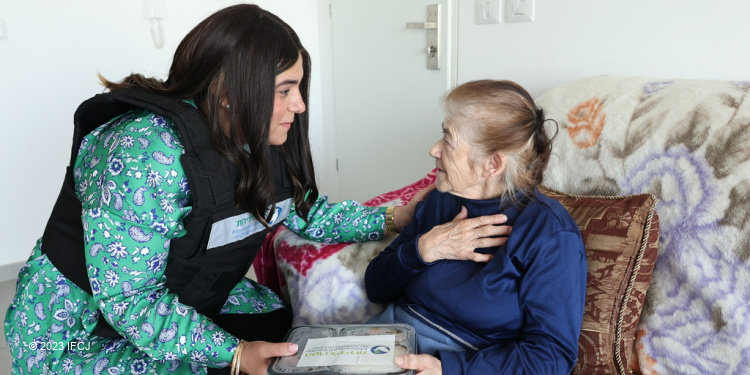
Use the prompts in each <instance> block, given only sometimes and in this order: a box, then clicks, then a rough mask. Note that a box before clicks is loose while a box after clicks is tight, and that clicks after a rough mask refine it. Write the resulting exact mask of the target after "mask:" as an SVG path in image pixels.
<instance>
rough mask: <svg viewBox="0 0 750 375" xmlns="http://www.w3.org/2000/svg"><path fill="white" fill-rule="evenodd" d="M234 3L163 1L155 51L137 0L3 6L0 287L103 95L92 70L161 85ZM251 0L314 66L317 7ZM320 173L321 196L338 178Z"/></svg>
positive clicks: (31, 0)
mask: <svg viewBox="0 0 750 375" xmlns="http://www.w3.org/2000/svg"><path fill="white" fill-rule="evenodd" d="M239 2H241V1H221V0H166V12H167V16H166V18H165V19H164V20H163V21H162V22H163V27H164V34H165V44H164V47H163V48H161V49H157V48H156V47H155V46H154V43H153V42H152V39H151V31H150V30H151V26H150V22H149V21H148V20H146V19H144V18H143V14H142V9H141V2H140V1H138V0H107V1H101V0H73V1H67V2H61V1H58V0H3V1H0V18H3V19H5V22H6V25H7V31H8V39H7V40H0V124H2V129H3V135H2V137H0V160H1V161H0V176H1V177H0V197H2V198H0V241H2V242H1V243H2V244H1V245H0V281H1V280H8V279H13V278H15V276H16V272H17V271H18V267H19V266H20V263H22V262H24V261H25V260H26V258H27V257H28V255H29V253H30V251H31V249H32V247H33V246H34V243H35V242H36V240H37V238H38V237H40V236H41V234H42V232H43V229H44V225H45V224H46V221H47V218H48V216H49V213H50V212H51V210H52V206H53V204H54V201H55V199H56V198H57V194H58V192H59V188H60V184H61V182H62V178H63V175H64V170H65V166H66V165H67V163H68V157H69V154H70V146H71V145H70V142H71V138H72V134H73V133H72V130H73V124H72V119H73V113H74V111H75V109H76V108H77V106H78V105H79V104H80V103H81V102H82V101H83V100H85V99H87V98H89V97H91V96H93V95H94V94H97V93H99V92H101V91H102V87H101V86H99V85H98V83H97V82H98V81H97V77H96V73H97V72H100V73H102V74H103V75H104V76H105V77H107V78H109V79H114V80H117V79H120V78H122V77H124V76H125V75H127V74H129V73H131V72H141V73H144V74H147V75H153V76H158V77H161V78H165V77H166V73H167V70H168V68H169V65H170V63H171V57H172V54H173V53H174V50H175V48H176V47H177V44H178V43H179V41H180V40H181V39H182V37H183V36H184V35H185V34H187V32H188V31H189V30H190V29H191V28H192V27H193V26H195V25H196V24H197V23H198V22H200V21H201V20H202V19H204V18H205V17H206V16H208V15H210V14H211V13H213V12H214V11H216V10H218V9H220V8H222V7H224V6H227V5H230V4H234V3H239ZM253 2H254V3H257V4H259V5H260V6H261V7H264V8H265V9H267V10H269V11H271V12H273V13H275V14H277V15H278V16H279V17H281V18H282V19H284V20H285V21H287V22H288V23H289V24H290V25H291V26H292V28H294V29H295V30H296V31H297V33H298V34H299V35H300V38H301V39H302V42H303V44H304V45H305V46H306V47H307V48H308V50H310V53H311V55H312V58H313V61H314V62H317V61H318V60H320V58H319V56H320V51H319V48H320V47H319V35H318V33H319V29H320V28H319V26H318V4H317V2H316V1H311V0H261V1H253ZM313 69H314V71H313V74H312V78H313V88H312V92H311V98H312V99H311V103H310V104H309V106H308V107H309V110H310V112H311V116H312V117H311V140H312V143H313V157H314V158H315V159H316V163H318V164H321V163H322V160H323V155H324V146H325V140H324V137H323V127H322V122H323V121H322V110H320V109H319V108H320V107H321V97H322V96H323V95H322V94H321V85H320V83H319V81H320V78H319V76H320V65H319V64H317V63H315V64H314V65H313ZM328 148H330V149H335V148H333V145H331V146H330V147H328ZM333 170H335V169H333ZM317 171H318V174H319V178H318V179H319V180H320V181H321V185H322V187H321V190H323V191H325V189H326V188H327V184H328V181H335V180H332V179H331V178H329V176H327V175H326V173H325V172H326V168H324V166H323V165H321V166H319V167H318V168H317ZM333 187H335V183H334V184H333ZM331 190H333V188H331Z"/></svg>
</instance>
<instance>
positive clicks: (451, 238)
mask: <svg viewBox="0 0 750 375" xmlns="http://www.w3.org/2000/svg"><path fill="white" fill-rule="evenodd" d="M468 215H469V214H468V211H467V210H466V207H461V212H459V214H458V215H456V217H455V218H454V219H453V221H451V222H448V223H445V224H442V225H438V226H435V227H433V228H432V229H430V231H429V232H427V233H425V234H423V235H422V236H421V237H419V243H418V244H417V246H418V247H419V249H418V250H419V255H420V256H421V257H422V260H424V261H425V262H427V263H432V262H435V261H438V260H441V259H456V260H472V261H474V262H489V261H490V260H491V259H492V254H482V253H477V252H474V249H480V248H484V247H495V246H500V245H502V244H504V243H505V242H506V241H508V238H507V237H497V236H507V235H509V234H510V231H511V229H512V227H510V226H508V225H499V224H503V223H505V222H506V221H507V220H508V218H507V217H506V216H505V215H502V214H497V215H487V216H479V217H475V218H471V219H467V218H468Z"/></svg>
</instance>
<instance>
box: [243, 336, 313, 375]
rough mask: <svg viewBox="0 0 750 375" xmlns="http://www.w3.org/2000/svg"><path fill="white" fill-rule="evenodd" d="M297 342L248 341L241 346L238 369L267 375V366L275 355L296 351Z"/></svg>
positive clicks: (252, 374)
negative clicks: (240, 361)
mask: <svg viewBox="0 0 750 375" xmlns="http://www.w3.org/2000/svg"><path fill="white" fill-rule="evenodd" d="M298 349H299V347H298V346H297V344H292V343H288V342H282V343H271V342H265V341H249V342H246V343H245V344H243V346H242V358H241V360H242V363H241V364H240V369H241V370H242V372H244V373H246V374H248V375H268V366H270V365H271V361H272V360H273V359H274V358H276V357H286V356H289V355H292V354H294V353H297V350H298Z"/></svg>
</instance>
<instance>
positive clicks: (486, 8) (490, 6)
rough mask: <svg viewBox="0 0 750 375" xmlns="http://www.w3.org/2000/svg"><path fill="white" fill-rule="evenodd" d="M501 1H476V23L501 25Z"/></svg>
mask: <svg viewBox="0 0 750 375" xmlns="http://www.w3.org/2000/svg"><path fill="white" fill-rule="evenodd" d="M500 1H501V0H476V3H475V12H476V23H477V24H485V23H500V20H501V19H502V17H501V12H502V7H501V6H500Z"/></svg>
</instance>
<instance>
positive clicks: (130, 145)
mask: <svg viewBox="0 0 750 375" xmlns="http://www.w3.org/2000/svg"><path fill="white" fill-rule="evenodd" d="M309 76H310V58H309V56H308V53H307V52H306V51H305V49H304V48H303V47H302V45H301V44H300V41H299V39H298V37H297V35H296V34H295V33H294V31H293V30H292V29H291V28H290V27H289V26H288V25H287V24H286V23H284V22H283V21H282V20H280V19H279V18H277V17H276V16H274V15H273V14H271V13H269V12H267V11H264V10H262V9H260V8H259V7H257V6H255V5H237V6H232V7H229V8H226V9H223V10H220V11H218V12H216V13H215V14H213V15H211V16H210V17H208V18H207V19H206V20H204V21H203V22H201V23H200V24H199V25H197V26H196V27H195V28H194V29H193V30H192V31H191V32H190V33H189V34H188V35H187V36H186V37H185V38H184V40H183V41H182V42H181V43H180V45H179V47H178V48H177V51H176V53H175V55H174V59H173V63H172V66H171V68H170V70H169V76H168V78H167V79H166V80H165V81H160V80H158V79H154V78H147V77H144V76H142V75H139V74H132V75H130V76H128V77H126V78H125V79H123V80H122V81H121V82H118V83H115V82H110V81H108V80H106V79H103V78H102V82H103V83H104V85H105V86H106V87H107V88H108V89H109V91H110V92H109V93H105V94H101V95H98V96H96V97H94V98H92V99H90V100H88V101H86V102H84V103H83V104H82V105H81V106H80V107H79V109H78V111H77V112H76V128H75V136H74V142H73V148H72V155H71V164H70V167H69V170H68V174H67V175H66V179H65V182H64V184H63V189H62V190H61V193H60V197H59V198H58V201H57V203H56V205H55V208H54V210H53V213H52V216H51V217H50V219H49V222H48V225H47V228H46V229H45V232H44V236H43V237H42V238H41V239H40V240H39V241H38V242H37V245H36V247H35V248H34V250H33V252H32V254H31V256H30V258H29V260H28V262H27V264H26V265H25V266H24V267H23V269H22V270H21V272H20V274H19V279H18V285H17V292H16V296H15V298H14V300H13V302H12V304H11V306H10V308H9V310H8V312H7V314H6V319H5V335H6V340H7V342H8V346H9V349H10V352H11V355H12V357H13V373H14V374H37V373H44V374H47V373H57V374H167V373H174V374H187V373H190V374H205V373H207V372H208V373H222V372H223V373H230V372H232V373H238V372H239V371H242V372H245V373H249V374H265V373H266V369H267V366H268V363H269V361H270V360H271V358H273V357H276V356H284V355H290V354H292V353H294V352H295V351H296V350H297V348H296V346H295V345H293V344H288V343H280V344H279V343H275V344H274V343H270V342H269V341H276V342H278V341H280V340H281V339H282V338H283V336H284V334H285V332H286V331H287V330H288V329H289V326H290V322H291V319H290V316H289V314H290V313H289V312H288V310H286V309H285V308H284V306H283V303H282V301H281V300H280V299H279V298H278V297H277V296H276V295H275V294H273V293H272V292H271V291H270V290H268V289H266V288H264V287H263V286H261V285H258V284H257V283H254V282H252V281H250V280H248V279H245V278H244V275H245V273H246V272H247V271H248V269H249V267H250V266H251V264H252V261H253V259H254V257H255V255H256V253H257V251H258V249H259V247H260V245H261V244H262V241H263V239H264V238H265V234H266V233H267V232H268V230H269V228H273V227H275V226H277V225H281V224H283V225H286V226H288V227H289V228H291V229H292V230H294V231H295V232H297V233H299V234H300V235H303V236H306V237H308V238H311V239H314V240H320V241H323V240H325V241H339V242H341V241H365V240H376V239H381V238H382V235H383V233H384V230H385V228H386V227H390V228H391V229H392V230H398V229H399V228H401V227H403V226H404V225H405V223H406V222H408V220H410V217H411V214H412V213H413V204H409V205H407V206H405V207H402V208H397V209H395V210H393V209H389V210H386V209H385V208H369V207H364V206H361V205H359V204H357V203H356V202H343V203H339V204H329V203H328V202H327V201H326V198H325V197H322V196H319V194H318V190H317V187H316V183H315V174H314V171H313V164H312V160H311V156H310V146H309V141H308V118H307V114H306V113H305V110H306V103H307V95H308V87H309ZM386 211H388V212H386Z"/></svg>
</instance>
